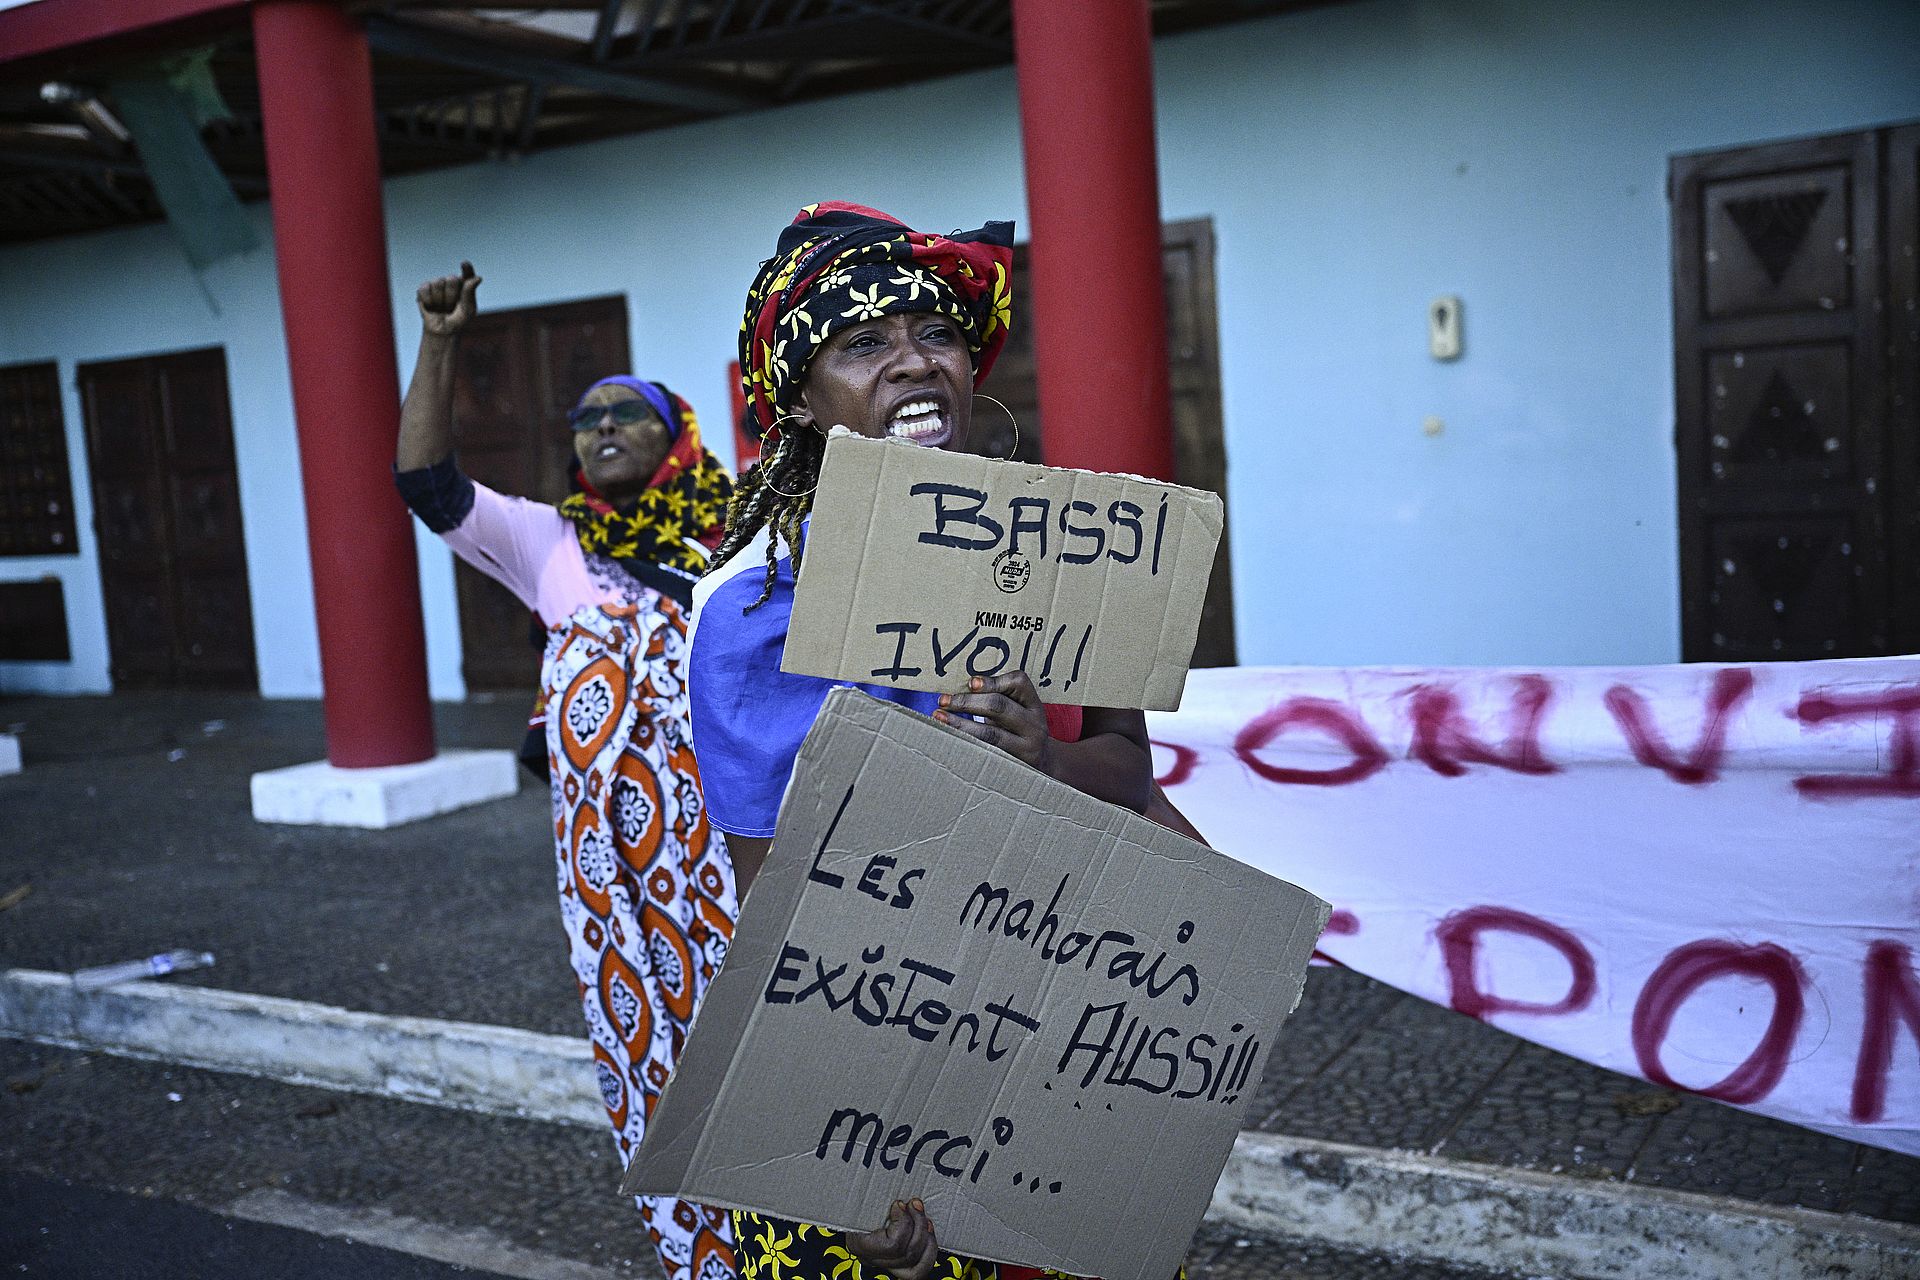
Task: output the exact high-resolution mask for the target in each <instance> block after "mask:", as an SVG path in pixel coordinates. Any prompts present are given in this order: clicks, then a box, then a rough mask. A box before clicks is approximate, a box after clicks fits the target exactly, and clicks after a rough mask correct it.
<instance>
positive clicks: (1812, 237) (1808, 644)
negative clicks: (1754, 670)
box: [1671, 134, 1913, 662]
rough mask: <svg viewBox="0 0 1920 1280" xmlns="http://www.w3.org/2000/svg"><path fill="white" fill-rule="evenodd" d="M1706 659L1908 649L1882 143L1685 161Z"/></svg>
mask: <svg viewBox="0 0 1920 1280" xmlns="http://www.w3.org/2000/svg"><path fill="white" fill-rule="evenodd" d="M1671 189H1672V192H1673V202H1674V213H1673V235H1674V250H1673V251H1674V263H1675V286H1674V350H1675V391H1676V395H1675V400H1676V407H1677V411H1678V415H1679V418H1678V423H1677V430H1676V440H1675V444H1676V448H1677V453H1678V465H1679V502H1680V513H1679V514H1680V579H1681V617H1682V631H1683V639H1684V654H1685V657H1686V658H1687V659H1688V660H1690V661H1722V662H1727V661H1742V662H1744V661H1755V660H1767V659H1804V658H1830V657H1849V656H1862V655H1869V654H1882V653H1887V652H1890V651H1891V650H1892V648H1893V647H1894V629H1893V621H1894V618H1893V607H1892V597H1891V593H1890V589H1889V588H1890V579H1889V571H1890V554H1889V553H1890V550H1891V546H1892V539H1891V537H1890V532H1891V531H1890V528H1889V515H1890V513H1891V512H1893V511H1896V510H1899V509H1900V505H1899V504H1900V503H1901V502H1902V501H1905V502H1907V503H1909V504H1910V503H1911V502H1912V500H1913V494H1912V493H1911V490H1910V489H1909V490H1908V492H1907V493H1905V494H1904V495H1903V494H1901V493H1900V492H1899V491H1900V490H1901V489H1902V488H1905V487H1906V485H1905V484H1903V481H1902V477H1900V476H1899V475H1898V474H1897V473H1895V472H1892V471H1890V469H1889V466H1890V462H1891V458H1890V455H1889V450H1888V448H1887V443H1888V441H1887V432H1886V404H1885V399H1886V377H1885V360H1884V343H1883V339H1882V334H1883V320H1882V314H1881V308H1882V306H1883V294H1882V289H1883V278H1882V275H1881V263H1882V255H1881V249H1880V244H1879V239H1878V228H1879V218H1880V204H1881V165H1880V160H1879V139H1878V138H1877V137H1876V135H1873V134H1850V135H1845V136H1839V137H1829V138H1815V139H1809V140H1806V141H1800V142H1789V143H1781V144H1776V145H1770V146H1762V147H1749V148H1743V149H1741V150H1738V151H1732V152H1721V153H1716V154H1712V155H1701V156H1684V157H1680V158H1678V159H1676V160H1675V161H1674V162H1673V172H1672V183H1671Z"/></svg>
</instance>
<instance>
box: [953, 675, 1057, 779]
mask: <svg viewBox="0 0 1920 1280" xmlns="http://www.w3.org/2000/svg"><path fill="white" fill-rule="evenodd" d="M967 690H968V691H967V692H966V693H946V694H941V695H940V710H939V711H938V712H936V713H935V714H934V717H933V718H934V719H935V720H938V721H939V722H940V723H941V724H944V725H947V726H949V727H951V728H954V729H958V730H959V731H960V732H962V733H964V734H966V735H967V736H968V737H970V738H978V739H979V740H980V741H982V742H984V743H986V744H987V745H988V746H990V747H998V748H1000V749H1001V750H1002V751H1004V752H1006V753H1007V754H1008V755H1010V756H1012V757H1013V758H1014V759H1016V760H1021V761H1024V762H1025V763H1027V764H1030V765H1032V766H1033V767H1034V768H1036V769H1038V770H1039V771H1040V772H1042V773H1044V774H1046V775H1047V776H1049V777H1052V776H1053V736H1052V735H1051V734H1049V733H1048V732H1047V710H1046V707H1045V706H1043V705H1042V704H1041V702H1040V694H1039V691H1038V690H1036V689H1035V688H1034V687H1033V680H1032V678H1031V677H1029V676H1028V675H1027V673H1026V672H1024V671H1016V672H1014V673H1013V674H1012V675H1010V676H974V677H972V678H971V679H970V680H968V682H967ZM971 716H979V717H981V718H980V719H979V720H973V719H970V718H969V717H971Z"/></svg>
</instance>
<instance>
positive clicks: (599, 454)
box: [593, 444, 626, 462]
mask: <svg viewBox="0 0 1920 1280" xmlns="http://www.w3.org/2000/svg"><path fill="white" fill-rule="evenodd" d="M625 452H626V450H625V449H622V448H621V447H620V446H619V445H617V444H603V445H601V446H600V447H599V448H598V449H596V450H594V453H593V456H594V457H595V458H598V459H600V460H601V461H603V462H604V461H605V460H606V459H608V458H617V457H619V456H620V455H621V454H623V453H625Z"/></svg>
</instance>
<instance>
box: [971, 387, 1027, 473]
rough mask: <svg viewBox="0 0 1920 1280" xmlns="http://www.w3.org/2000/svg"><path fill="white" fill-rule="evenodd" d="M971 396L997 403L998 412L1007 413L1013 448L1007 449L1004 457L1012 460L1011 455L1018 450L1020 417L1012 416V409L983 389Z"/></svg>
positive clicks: (1009, 460)
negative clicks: (1010, 426)
mask: <svg viewBox="0 0 1920 1280" xmlns="http://www.w3.org/2000/svg"><path fill="white" fill-rule="evenodd" d="M973 398H974V399H975V400H985V401H988V402H989V403H991V404H995V405H998V406H999V408H1000V412H1002V413H1004V414H1006V415H1007V421H1008V422H1011V423H1012V424H1013V448H1011V449H1009V450H1007V456H1006V459H1005V460H1006V461H1008V462H1012V461H1013V455H1014V454H1016V453H1019V452H1020V419H1018V418H1016V417H1014V416H1013V410H1011V409H1009V408H1007V406H1006V405H1004V404H1001V403H1000V402H999V401H998V400H995V399H994V398H993V397H992V396H990V395H988V394H986V393H985V392H984V391H976V392H974V393H973Z"/></svg>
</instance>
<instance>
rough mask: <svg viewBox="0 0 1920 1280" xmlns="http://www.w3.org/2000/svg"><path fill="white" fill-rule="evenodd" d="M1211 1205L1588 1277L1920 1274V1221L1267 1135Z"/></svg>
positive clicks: (1409, 1249)
mask: <svg viewBox="0 0 1920 1280" xmlns="http://www.w3.org/2000/svg"><path fill="white" fill-rule="evenodd" d="M1207 1216H1208V1217H1209V1218H1210V1219H1213V1220H1216V1221H1224V1222H1230V1223H1232V1224H1234V1225H1235V1226H1237V1227H1240V1228H1243V1229H1245V1230H1248V1231H1253V1232H1259V1233H1261V1234H1268V1235H1275V1234H1277V1235H1304V1236H1309V1237H1311V1238H1313V1239H1315V1240H1321V1241H1325V1242H1327V1243H1329V1244H1333V1245H1337V1246H1344V1247H1347V1248H1359V1249H1370V1250H1380V1249H1386V1250H1390V1251H1392V1252H1395V1253H1400V1254H1404V1255H1407V1256H1409V1257H1416V1258H1424V1259H1430V1260H1433V1261H1438V1262H1447V1263H1452V1264H1455V1265H1462V1264H1464V1265H1470V1266H1480V1267H1488V1268H1492V1269H1497V1270H1502V1271H1522V1272H1525V1273H1527V1274H1544V1275H1558V1276H1567V1275H1573V1276H1579V1277H1582V1280H1613V1278H1615V1277H1619V1278H1620V1280H1641V1278H1643V1277H1647V1276H1659V1277H1661V1278H1662V1280H1789V1278H1794V1277H1814V1276H1822V1277H1841V1276H1845V1277H1859V1278H1861V1280H1867V1278H1869V1277H1871V1278H1873V1280H1900V1278H1902V1277H1912V1276H1916V1275H1920V1227H1911V1226H1905V1225H1902V1224H1898V1223H1890V1222H1882V1221H1879V1220H1877V1219H1872V1218H1858V1217H1848V1216H1845V1215H1842V1214H1837V1213H1822V1212H1820V1211H1818V1210H1813V1209H1793V1208H1778V1207H1775V1206H1772V1205H1763V1204H1756V1203H1753V1202H1751V1201H1744V1200H1730V1199H1725V1198H1722V1197H1718V1196H1703V1195H1695V1194H1692V1193H1689V1192H1680V1191H1668V1190H1664V1189H1662V1188H1659V1187H1637V1186H1631V1185H1628V1184H1625V1183H1617V1182H1604V1181H1599V1180H1594V1179H1587V1178H1568V1177H1564V1176H1561V1175H1556V1174H1549V1173H1539V1172H1535V1171H1534V1170H1531V1169H1513V1168H1507V1167H1505V1166H1500V1165H1480V1164H1467V1163H1465V1162H1462V1161H1458V1160H1447V1159H1443V1158H1441V1157H1438V1156H1423V1155H1416V1154H1414V1153H1411V1152H1404V1151H1383V1150H1380V1149H1378V1148H1373V1147H1353V1146H1346V1145H1344V1144H1341V1143H1336V1142H1316V1141H1313V1140H1312V1139H1308V1138H1289V1137H1282V1136H1278V1135H1272V1134H1264V1133H1243V1134H1241V1135H1240V1137H1239V1139H1238V1140H1237V1141H1236V1142H1235V1143H1234V1149H1233V1155H1232V1156H1231V1157H1230V1158H1229V1159H1228V1161H1227V1167H1226V1169H1225V1171H1224V1172H1222V1174H1221V1175H1220V1181H1219V1183H1218V1184H1216V1186H1215V1187H1214V1192H1213V1204H1212V1206H1211V1207H1210V1208H1209V1209H1208V1211H1207Z"/></svg>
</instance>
